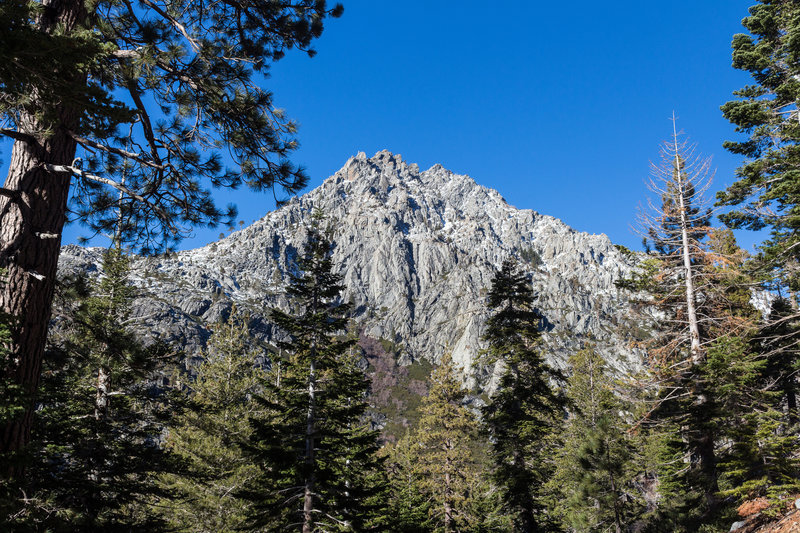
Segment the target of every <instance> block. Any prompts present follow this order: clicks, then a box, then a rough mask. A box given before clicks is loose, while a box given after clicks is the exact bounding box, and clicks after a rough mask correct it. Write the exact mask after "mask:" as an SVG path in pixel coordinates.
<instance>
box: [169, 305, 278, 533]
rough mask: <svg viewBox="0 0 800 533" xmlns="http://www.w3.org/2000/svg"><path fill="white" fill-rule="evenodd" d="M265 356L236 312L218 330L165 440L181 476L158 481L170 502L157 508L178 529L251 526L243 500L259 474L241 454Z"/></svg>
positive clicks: (253, 413)
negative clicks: (260, 362) (260, 360)
mask: <svg viewBox="0 0 800 533" xmlns="http://www.w3.org/2000/svg"><path fill="white" fill-rule="evenodd" d="M259 353H260V352H259V350H257V349H256V347H255V341H254V340H253V339H252V338H251V337H250V334H249V331H248V329H247V321H246V320H245V318H243V317H241V316H240V315H238V314H237V312H236V309H234V310H233V311H232V312H231V315H230V317H229V318H228V320H227V321H226V322H224V323H218V324H216V325H215V326H214V327H213V333H212V335H211V338H210V339H209V342H208V349H207V351H206V353H205V356H204V361H203V362H202V363H201V364H200V365H199V366H197V368H196V369H195V370H194V373H195V378H194V379H193V380H191V381H190V382H189V384H188V393H189V397H188V398H187V400H186V401H185V405H184V406H183V408H182V409H181V410H180V412H179V413H178V414H177V415H176V417H175V420H174V422H172V423H171V424H170V427H169V428H168V435H167V439H166V442H165V446H166V448H167V450H169V451H170V453H172V454H173V455H174V456H175V457H176V458H177V459H178V460H180V461H181V462H182V464H183V468H182V469H181V471H180V473H176V474H164V475H162V476H161V479H160V485H161V487H162V489H163V491H164V492H165V493H166V494H169V498H168V499H165V500H163V501H161V502H159V512H160V513H161V514H162V516H163V517H164V520H165V522H166V523H167V524H168V525H169V526H170V528H173V529H174V530H177V531H192V532H198V533H199V532H209V533H211V532H232V531H237V530H240V529H241V528H242V527H243V526H244V525H245V521H246V519H247V516H248V514H249V512H250V502H248V501H247V500H244V499H242V498H240V497H238V496H239V493H240V492H241V491H242V490H243V489H244V488H245V487H247V486H249V484H250V483H251V482H253V481H254V480H255V479H257V478H258V474H259V471H258V468H257V466H256V465H254V464H253V463H252V462H251V461H250V458H249V457H248V456H247V454H246V453H245V452H244V450H243V448H242V445H243V443H245V442H247V440H248V439H249V438H250V435H251V433H252V430H251V421H252V420H253V419H254V418H257V417H258V416H259V409H258V405H257V403H256V402H255V401H254V400H253V395H255V394H256V393H258V391H259V390H260V389H261V386H262V383H263V382H264V380H265V379H266V375H265V372H264V371H263V370H261V369H260V367H259V366H258V365H257V357H258V355H259Z"/></svg>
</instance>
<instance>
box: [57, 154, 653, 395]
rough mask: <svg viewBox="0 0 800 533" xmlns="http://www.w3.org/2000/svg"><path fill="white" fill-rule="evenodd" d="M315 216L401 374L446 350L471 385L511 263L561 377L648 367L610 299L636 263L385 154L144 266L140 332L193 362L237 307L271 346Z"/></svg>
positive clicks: (72, 253)
mask: <svg viewBox="0 0 800 533" xmlns="http://www.w3.org/2000/svg"><path fill="white" fill-rule="evenodd" d="M316 209H320V210H322V212H323V213H324V214H325V216H326V220H325V222H326V223H327V224H328V225H329V226H330V229H331V232H332V238H333V240H334V242H335V249H334V252H333V260H334V264H335V265H336V267H337V268H338V269H339V271H340V273H341V274H342V275H343V282H344V285H345V286H346V287H347V289H346V291H345V294H344V298H345V299H349V300H352V301H353V303H354V304H355V310H356V311H355V316H354V319H355V321H356V322H357V323H358V325H359V329H360V330H361V331H362V332H363V334H364V335H367V336H369V337H372V338H376V339H386V340H388V341H390V342H392V343H395V344H397V345H400V346H402V347H403V354H402V356H401V359H402V362H403V363H404V364H407V363H409V362H411V361H412V360H416V359H420V358H422V359H427V360H429V361H431V362H436V361H438V359H439V357H441V355H442V354H443V353H444V351H445V350H448V351H450V352H451V353H452V354H453V359H454V361H455V362H456V364H457V365H458V366H459V367H460V368H461V369H462V370H463V372H464V375H465V377H466V378H468V379H467V381H471V379H472V376H473V374H472V364H473V362H474V360H475V357H476V355H477V354H478V352H479V351H480V349H481V347H482V342H481V340H480V339H481V336H482V332H483V326H484V323H485V320H486V317H487V311H486V309H485V305H484V301H483V300H484V298H483V295H485V291H486V290H487V289H488V287H489V286H490V284H491V278H492V276H493V273H494V269H495V268H496V267H498V266H499V265H500V263H501V262H502V261H503V260H504V259H505V258H506V257H509V256H513V257H515V258H517V259H518V260H519V261H520V263H521V265H522V266H523V268H525V269H526V271H527V272H528V273H529V275H530V277H531V280H532V283H533V287H534V291H535V292H536V294H537V299H536V305H537V307H538V308H539V310H540V311H541V312H542V314H543V315H544V316H545V318H546V322H545V324H544V338H545V341H544V349H545V350H546V351H547V353H548V357H549V358H550V359H551V361H552V362H554V364H556V365H558V366H564V365H565V361H566V358H567V357H568V355H569V354H570V353H571V352H573V351H575V350H576V349H579V348H580V347H581V346H582V345H584V344H586V343H589V342H592V343H595V344H597V346H598V349H599V350H600V351H601V352H603V353H604V354H605V356H606V358H607V359H608V360H609V363H610V364H611V366H612V367H613V368H615V369H616V370H617V371H618V372H620V373H627V372H630V371H633V370H635V369H636V368H638V366H639V364H640V361H641V354H640V353H639V351H638V350H637V349H636V348H635V343H634V342H633V341H635V338H636V334H635V329H636V325H635V324H633V323H631V324H627V323H626V321H625V319H624V316H625V315H626V311H625V305H626V303H627V301H628V296H627V294H625V293H624V292H621V291H620V290H618V289H617V288H616V286H615V282H616V281H617V280H619V279H621V278H623V277H625V276H627V275H629V274H630V273H631V271H632V270H633V269H634V268H635V265H636V262H637V259H636V257H635V256H634V255H632V254H629V253H626V252H624V251H623V250H621V249H618V248H617V247H615V246H614V245H613V244H612V243H611V241H610V239H609V238H608V237H607V236H606V235H603V234H600V235H593V234H588V233H583V232H578V231H576V230H574V229H572V228H570V227H569V226H567V225H566V224H564V223H563V222H561V221H560V220H558V219H557V218H554V217H552V216H548V215H543V214H540V213H538V212H536V211H533V210H530V209H517V208H515V207H513V206H511V205H510V204H509V203H508V202H507V201H506V200H505V199H504V198H503V197H502V195H500V193H499V192H497V191H496V190H493V189H490V188H487V187H484V186H481V185H479V184H478V183H477V182H476V181H475V180H474V179H472V178H471V177H469V176H467V175H460V174H455V173H453V172H451V171H449V170H447V169H445V168H444V167H443V166H441V165H439V164H437V165H433V166H432V167H430V168H429V169H428V170H425V171H420V170H419V167H418V165H416V164H414V163H410V164H409V163H407V162H405V161H403V159H402V157H401V156H399V155H395V154H392V153H391V152H388V151H386V150H383V151H380V152H378V153H376V154H375V155H374V156H373V157H369V158H368V157H367V156H366V155H365V154H364V153H363V152H360V153H358V154H357V155H356V156H353V157H350V158H349V159H348V160H347V162H346V163H345V164H344V166H343V167H342V168H341V169H340V170H339V171H337V172H336V173H334V174H333V175H332V176H331V177H329V178H327V179H326V180H325V181H324V182H323V183H322V184H321V185H320V186H319V187H317V188H316V189H314V190H312V191H310V192H308V193H306V194H304V195H302V196H299V197H294V198H292V199H291V200H290V201H289V202H287V203H286V204H285V205H284V206H282V207H280V208H279V209H276V210H274V211H271V212H269V213H267V214H266V215H265V216H264V217H262V218H261V219H260V220H258V221H256V222H255V223H253V224H252V225H250V226H248V227H246V228H243V229H241V230H239V231H236V232H233V233H231V234H230V235H228V236H226V237H225V238H223V239H221V240H220V241H217V242H215V243H211V244H209V245H207V246H204V247H200V248H196V249H193V250H186V251H182V252H177V253H174V254H171V255H170V257H148V258H136V260H135V263H134V271H135V272H136V275H135V277H134V280H133V281H134V283H135V284H136V285H137V286H138V287H140V288H141V289H142V291H141V292H142V295H141V296H140V298H139V299H138V300H137V302H136V309H135V310H134V313H135V315H136V316H138V317H139V320H140V321H141V322H142V331H143V332H145V333H147V331H150V332H152V333H157V334H158V335H161V336H164V337H166V338H167V339H168V340H172V341H174V342H179V343H182V344H184V345H186V346H187V352H189V353H192V352H197V351H198V350H199V349H200V347H202V346H203V344H204V342H205V339H206V337H207V332H206V331H205V326H206V325H207V324H208V323H212V322H214V321H216V320H219V319H220V318H221V317H223V316H225V315H226V313H227V312H228V310H229V309H230V307H231V305H232V304H234V303H235V304H236V305H237V306H238V307H239V308H240V309H241V310H242V311H245V312H248V313H250V315H251V327H252V329H253V331H254V333H255V334H256V335H257V336H258V337H259V338H261V339H262V340H264V341H267V342H270V341H271V340H272V339H273V338H274V337H275V335H277V334H279V333H277V332H275V331H274V329H273V326H272V325H271V324H270V323H269V320H268V319H267V318H266V317H267V311H268V309H269V308H271V307H274V306H278V307H282V308H288V306H289V305H290V303H289V301H288V300H287V299H286V296H285V294H284V293H283V287H284V286H285V283H286V281H287V273H288V271H289V269H291V268H293V266H292V265H293V263H294V260H295V258H296V256H297V254H298V252H299V250H300V249H301V247H302V243H303V239H304V238H305V233H306V227H307V226H308V224H309V223H310V216H311V214H312V213H313V211H314V210H316ZM60 264H61V267H60V268H61V270H62V272H65V273H66V272H70V271H79V270H92V269H97V268H99V266H98V264H99V251H97V250H92V249H83V248H78V247H75V246H67V247H65V248H64V251H63V253H62V259H61V262H60ZM620 317H623V318H620ZM607 324H612V328H613V329H616V331H612V330H610V329H609V327H608V326H607ZM623 330H624V331H623ZM483 377H484V378H486V377H487V375H484V376H483Z"/></svg>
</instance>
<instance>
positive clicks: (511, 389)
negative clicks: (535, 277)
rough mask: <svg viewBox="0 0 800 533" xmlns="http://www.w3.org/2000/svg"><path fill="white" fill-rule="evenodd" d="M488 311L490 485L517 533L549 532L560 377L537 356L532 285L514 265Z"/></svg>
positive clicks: (495, 282)
mask: <svg viewBox="0 0 800 533" xmlns="http://www.w3.org/2000/svg"><path fill="white" fill-rule="evenodd" d="M487 304H488V308H489V310H490V311H492V315H491V316H490V317H489V319H488V320H487V322H486V333H485V335H484V340H485V341H486V342H487V343H488V349H487V351H486V353H485V355H484V361H485V362H487V363H494V362H500V363H501V368H503V374H502V377H501V378H500V381H499V384H498V387H497V390H496V392H495V393H494V395H493V396H492V397H491V398H490V401H489V403H488V404H487V405H486V406H485V407H484V408H483V421H484V425H485V430H486V432H487V433H488V435H489V438H490V440H491V442H492V450H491V456H492V460H493V463H494V480H495V482H496V483H497V485H498V486H500V487H502V490H503V498H504V504H505V507H506V510H507V511H508V513H510V514H511V515H512V516H513V519H514V528H515V530H516V531H523V532H533V531H552V529H551V528H552V527H553V525H552V523H551V516H550V515H549V514H548V512H547V510H546V505H545V503H544V500H543V493H542V486H543V485H544V483H545V482H546V480H547V479H548V478H549V476H550V474H551V473H552V470H553V464H552V458H553V455H554V454H553V439H554V437H555V436H556V435H557V434H558V432H559V430H560V428H561V425H562V420H563V413H564V406H565V402H564V399H563V397H562V396H561V395H559V394H558V393H557V392H556V390H555V388H554V387H555V382H556V381H558V380H561V379H563V376H562V375H561V373H560V372H558V371H556V370H555V369H553V368H552V367H550V365H548V364H547V363H546V362H545V360H544V357H543V356H542V354H541V352H540V350H539V346H538V341H539V329H538V328H539V323H540V321H541V319H542V316H541V315H540V314H539V312H538V311H536V310H535V309H534V307H533V290H532V289H531V286H530V282H529V281H528V279H527V278H526V277H525V275H524V274H522V273H521V272H519V271H518V269H517V266H516V264H515V263H514V262H513V260H511V259H507V260H506V261H504V262H503V265H502V267H501V268H500V270H499V271H498V272H497V273H496V274H495V276H494V278H493V279H492V286H491V288H490V290H489V294H488V301H487Z"/></svg>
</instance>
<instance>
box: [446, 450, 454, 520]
mask: <svg viewBox="0 0 800 533" xmlns="http://www.w3.org/2000/svg"><path fill="white" fill-rule="evenodd" d="M451 449H452V447H451V446H450V445H449V443H447V444H445V452H446V453H447V456H446V458H445V465H444V532H445V533H450V532H451V531H453V484H452V481H451V479H450V470H451V469H452V464H451V461H450V455H449V452H450V450H451Z"/></svg>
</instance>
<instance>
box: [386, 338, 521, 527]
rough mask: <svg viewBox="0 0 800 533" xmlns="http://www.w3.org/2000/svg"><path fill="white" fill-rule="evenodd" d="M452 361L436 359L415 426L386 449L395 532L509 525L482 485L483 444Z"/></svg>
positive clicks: (485, 467) (484, 466) (450, 359)
mask: <svg viewBox="0 0 800 533" xmlns="http://www.w3.org/2000/svg"><path fill="white" fill-rule="evenodd" d="M464 397H465V392H464V390H463V389H462V388H461V385H460V383H459V382H458V380H457V377H456V374H455V368H454V366H453V361H452V357H451V356H450V354H449V353H445V355H444V356H442V360H441V361H440V362H439V366H437V367H436V369H435V370H434V372H433V374H432V375H431V387H430V391H429V393H428V396H426V397H425V398H424V399H423V400H422V405H421V406H420V420H419V424H418V426H417V427H416V428H414V430H413V431H410V432H409V433H408V434H407V435H406V436H404V437H403V438H402V439H401V440H400V442H398V443H397V445H395V446H394V447H393V449H392V453H391V454H390V459H389V461H390V465H391V468H392V470H391V471H392V479H391V482H392V488H393V497H392V507H391V511H392V516H397V517H398V518H399V520H398V522H399V527H398V523H397V522H395V523H393V527H394V528H395V529H394V530H395V531H419V532H422V531H442V532H445V533H448V532H454V531H463V532H468V531H476V532H477V531H486V530H492V529H495V530H497V529H498V528H499V529H503V528H507V527H508V526H510V521H509V520H508V519H507V517H505V516H503V515H502V513H499V508H500V507H501V502H500V501H499V498H494V499H493V498H492V496H493V495H494V494H496V492H497V491H493V490H492V487H491V486H490V485H487V484H486V483H484V482H482V481H483V480H482V478H483V474H484V472H485V470H486V469H487V466H488V465H487V464H486V463H485V460H484V457H485V450H484V448H485V443H484V442H482V441H481V440H480V439H479V437H478V422H477V420H476V417H475V415H474V414H473V413H472V412H471V411H470V410H469V409H468V408H467V407H465V406H464V405H463V400H464Z"/></svg>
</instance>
